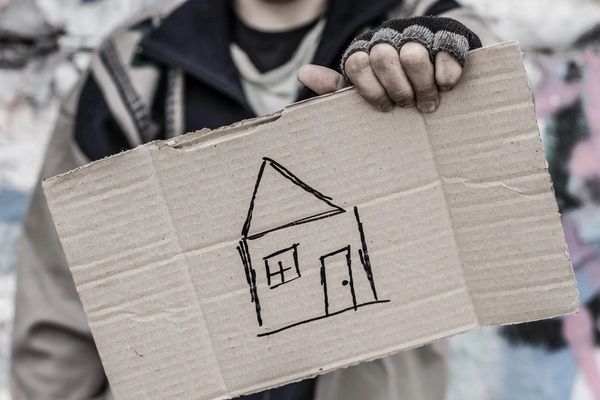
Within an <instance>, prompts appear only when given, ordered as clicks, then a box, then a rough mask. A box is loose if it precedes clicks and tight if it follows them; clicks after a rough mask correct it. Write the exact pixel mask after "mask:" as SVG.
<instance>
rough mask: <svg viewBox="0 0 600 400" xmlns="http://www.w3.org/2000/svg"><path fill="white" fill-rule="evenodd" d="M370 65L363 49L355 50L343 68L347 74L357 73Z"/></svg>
mask: <svg viewBox="0 0 600 400" xmlns="http://www.w3.org/2000/svg"><path fill="white" fill-rule="evenodd" d="M370 67H371V61H370V59H369V55H368V54H367V53H366V52H364V51H357V52H356V53H354V54H352V55H351V56H350V57H348V60H346V64H345V65H344V69H345V71H346V74H347V75H348V76H352V75H358V74H360V73H361V72H363V71H364V70H365V69H367V68H370Z"/></svg>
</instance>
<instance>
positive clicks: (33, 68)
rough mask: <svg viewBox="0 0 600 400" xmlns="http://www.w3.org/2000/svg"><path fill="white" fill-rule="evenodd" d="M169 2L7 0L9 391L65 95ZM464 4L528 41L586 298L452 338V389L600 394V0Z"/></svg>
mask: <svg viewBox="0 0 600 400" xmlns="http://www.w3.org/2000/svg"><path fill="white" fill-rule="evenodd" d="M158 2H160V0H0V400H7V399H8V398H9V397H8V391H7V386H6V383H7V372H8V346H9V341H10V337H9V332H10V323H11V318H12V307H13V304H12V299H13V294H14V262H15V240H16V238H17V237H18V235H19V231H20V221H21V219H22V217H23V214H24V212H25V210H26V207H27V201H28V197H29V193H30V190H31V188H32V186H33V185H34V183H35V181H36V179H37V173H38V169H39V166H40V163H41V159H42V157H43V153H44V150H45V145H46V141H47V138H48V135H49V133H50V131H51V129H52V125H53V121H54V119H55V118H56V113H57V107H58V104H59V103H60V100H61V99H62V98H63V97H64V96H65V95H66V93H67V92H68V91H69V89H70V88H71V87H72V85H73V84H74V83H75V82H76V80H77V79H78V77H79V76H80V74H81V73H82V71H83V70H84V69H85V67H86V65H87V63H88V61H89V58H90V54H91V51H92V50H93V49H94V48H95V47H96V46H97V45H98V44H99V43H100V41H101V39H102V38H103V37H104V35H106V34H107V33H108V32H109V31H110V30H111V29H112V28H113V27H114V26H116V25H117V24H119V23H120V22H122V21H123V20H124V19H125V18H127V17H128V16H129V15H131V14H133V13H135V12H136V11H137V10H139V9H141V8H142V7H146V6H151V5H152V4H154V3H158ZM462 2H463V3H465V4H468V5H471V6H473V7H474V8H475V9H476V10H477V11H478V12H479V13H480V14H481V15H482V16H483V17H484V18H485V19H486V20H487V21H488V23H489V24H490V26H491V27H492V28H493V29H494V30H495V31H496V33H497V34H498V35H499V36H500V37H501V38H503V39H507V40H515V39H516V40H519V41H520V42H521V45H522V46H523V47H524V49H525V50H526V62H527V68H528V72H529V75H530V80H531V85H532V88H533V89H534V92H535V98H536V109H537V110H536V112H537V114H538V118H539V122H540V127H541V128H542V135H543V139H544V146H545V149H546V155H547V158H548V160H549V162H550V170H551V173H552V175H553V180H554V182H555V185H556V192H557V197H558V201H559V205H560V208H561V211H562V212H563V222H564V226H565V233H566V235H567V239H568V242H569V248H570V252H571V258H572V260H573V263H574V266H575V268H576V274H577V278H578V284H579V287H580V290H581V294H582V303H583V304H584V308H583V312H582V313H580V315H579V316H575V317H569V318H567V319H565V320H553V321H546V322H542V323H536V324H528V325H522V326H518V327H507V328H490V329H484V330H482V331H480V332H476V333H473V334H469V335H463V336H460V337H458V338H454V339H452V340H451V341H450V359H451V364H450V372H451V373H450V378H451V379H450V385H449V392H448V399H449V400H470V399H473V400H482V399H511V400H512V399H515V400H518V399H523V400H542V399H543V400H551V399H557V400H559V399H560V400H565V399H576V400H587V399H594V400H600V372H599V367H598V365H599V364H598V362H600V352H598V347H599V345H598V343H599V342H598V338H600V328H599V326H600V324H599V323H598V322H599V321H600V295H599V294H598V293H599V290H600V258H599V257H598V254H600V53H599V52H598V49H599V47H598V46H599V45H598V44H599V43H600V0H552V1H548V0H462ZM532 223H534V221H533V222H532ZM596 354H598V356H597V355H596ZM596 358H598V362H597V361H596Z"/></svg>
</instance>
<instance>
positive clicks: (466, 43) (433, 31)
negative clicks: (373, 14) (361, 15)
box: [341, 17, 481, 72]
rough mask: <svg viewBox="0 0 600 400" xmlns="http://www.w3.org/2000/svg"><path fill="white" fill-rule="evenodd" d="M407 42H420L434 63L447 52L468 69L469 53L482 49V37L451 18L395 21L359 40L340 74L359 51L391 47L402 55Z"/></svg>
mask: <svg viewBox="0 0 600 400" xmlns="http://www.w3.org/2000/svg"><path fill="white" fill-rule="evenodd" d="M407 42H418V43H421V44H422V45H423V46H425V47H426V48H427V50H429V55H430V57H431V59H432V61H433V60H434V58H435V55H436V54H437V53H439V52H440V51H445V52H447V53H449V54H451V55H452V56H453V57H454V58H455V59H456V61H458V63H459V64H460V65H461V66H464V65H465V61H466V59H467V53H468V52H469V50H473V49H477V48H480V47H481V40H480V39H479V36H477V34H475V33H474V32H473V31H471V30H470V29H469V28H467V27H466V26H464V25H463V24H461V23H460V22H458V21H456V20H454V19H452V18H444V17H414V18H403V19H393V20H390V21H386V22H384V23H383V24H381V25H380V26H379V27H377V28H375V29H372V30H370V31H367V32H365V33H363V34H361V35H359V36H357V37H356V38H355V39H354V40H353V41H352V43H350V46H348V48H347V49H346V51H345V52H344V55H343V56H342V63H341V70H342V72H344V65H345V64H346V60H347V59H348V57H350V56H351V55H352V54H353V53H356V52H357V51H365V52H367V53H368V52H370V50H371V48H372V47H373V46H375V45H376V44H378V43H388V44H390V45H392V46H393V47H394V48H396V49H397V50H398V51H400V48H401V47H402V46H403V45H404V44H405V43H407Z"/></svg>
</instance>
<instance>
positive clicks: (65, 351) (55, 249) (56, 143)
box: [11, 81, 110, 400]
mask: <svg viewBox="0 0 600 400" xmlns="http://www.w3.org/2000/svg"><path fill="white" fill-rule="evenodd" d="M82 83H83V81H82ZM82 83H80V84H79V85H78V87H77V88H76V89H75V90H74V92H73V94H72V95H71V96H70V97H69V99H67V101H66V102H65V104H63V106H62V107H61V110H60V115H59V118H58V122H57V125H56V128H55V130H54V132H53V134H52V137H51V139H50V142H49V147H48V150H47V153H46V158H45V161H44V163H43V167H42V172H41V177H40V182H41V180H42V179H45V178H47V177H49V176H53V175H55V174H58V173H62V172H66V171H68V170H70V169H73V168H75V167H78V166H80V165H82V164H83V163H85V162H87V160H86V159H85V157H83V156H82V155H80V154H81V153H79V152H78V150H77V148H76V146H75V144H74V140H73V136H74V133H73V131H74V115H75V111H76V109H77V105H78V103H79V98H80V93H81V87H82ZM40 182H38V184H37V186H36V188H35V190H34V193H33V196H32V199H31V204H30V208H29V211H28V215H27V216H26V218H25V221H24V231H23V238H22V242H21V247H20V249H19V256H18V261H17V288H16V299H15V301H16V309H15V319H14V331H13V341H12V365H11V390H12V394H13V399H14V400H21V399H57V400H58V399H60V400H70V399H77V400H81V399H98V400H99V399H106V398H108V396H110V394H109V390H108V384H107V380H106V377H105V375H104V371H103V368H102V364H101V363H100V359H99V356H98V353H97V351H96V347H95V345H94V341H93V339H92V336H91V333H90V330H89V327H88V324H87V320H86V318H85V315H84V313H83V310H82V306H81V303H80V300H79V296H78V295H77V292H76V290H75V286H74V283H73V280H72V277H71V274H70V272H69V268H68V266H67V262H66V259H65V256H64V254H63V251H62V247H61V245H60V242H59V240H58V236H57V233H56V231H55V228H54V225H53V223H52V218H51V216H50V213H49V210H48V207H47V205H46V200H45V197H44V195H43V193H42V189H41V184H40Z"/></svg>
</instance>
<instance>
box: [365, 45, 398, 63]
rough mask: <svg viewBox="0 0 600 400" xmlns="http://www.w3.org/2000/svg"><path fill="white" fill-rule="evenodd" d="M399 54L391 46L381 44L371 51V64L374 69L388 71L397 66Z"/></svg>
mask: <svg viewBox="0 0 600 400" xmlns="http://www.w3.org/2000/svg"><path fill="white" fill-rule="evenodd" d="M397 60H398V52H397V51H396V49H394V48H393V47H392V46H390V45H389V44H385V43H380V44H377V45H375V46H373V48H372V49H371V53H370V62H371V65H372V66H373V68H377V69H386V68H389V67H392V66H394V65H395V63H396V61H397Z"/></svg>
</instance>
